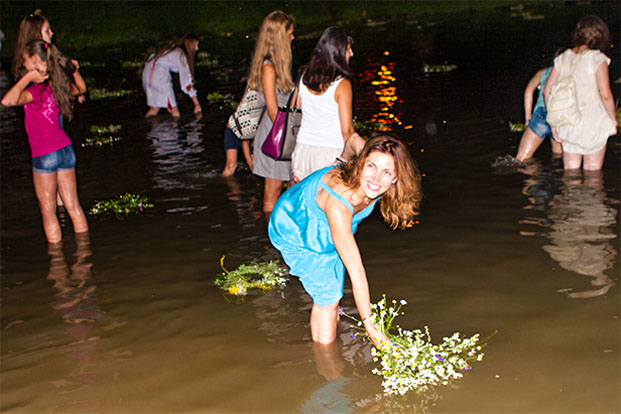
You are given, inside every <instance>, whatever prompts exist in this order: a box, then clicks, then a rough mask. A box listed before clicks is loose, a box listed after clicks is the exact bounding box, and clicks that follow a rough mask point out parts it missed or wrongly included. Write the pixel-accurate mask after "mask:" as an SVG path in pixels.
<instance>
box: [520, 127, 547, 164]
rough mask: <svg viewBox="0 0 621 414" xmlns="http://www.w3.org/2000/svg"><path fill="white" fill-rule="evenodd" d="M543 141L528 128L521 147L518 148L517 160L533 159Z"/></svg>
mask: <svg viewBox="0 0 621 414" xmlns="http://www.w3.org/2000/svg"><path fill="white" fill-rule="evenodd" d="M542 142H543V140H542V139H541V138H539V137H538V136H537V134H535V133H534V132H533V131H532V130H531V129H530V128H526V130H525V131H524V133H523V134H522V139H521V140H520V145H519V147H518V152H517V155H516V156H515V159H516V160H518V161H525V160H527V159H529V158H530V157H532V156H533V155H534V154H535V151H537V148H539V146H540V145H541V143H542Z"/></svg>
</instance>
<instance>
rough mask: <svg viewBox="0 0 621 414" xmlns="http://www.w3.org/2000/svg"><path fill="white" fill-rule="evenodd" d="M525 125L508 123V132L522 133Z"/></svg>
mask: <svg viewBox="0 0 621 414" xmlns="http://www.w3.org/2000/svg"><path fill="white" fill-rule="evenodd" d="M524 129H526V125H524V123H523V122H511V121H509V131H511V132H524Z"/></svg>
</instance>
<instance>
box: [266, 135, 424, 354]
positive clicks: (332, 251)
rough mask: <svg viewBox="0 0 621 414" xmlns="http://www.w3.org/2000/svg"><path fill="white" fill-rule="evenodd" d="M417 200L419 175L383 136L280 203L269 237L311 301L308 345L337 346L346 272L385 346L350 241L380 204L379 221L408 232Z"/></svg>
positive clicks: (398, 146)
mask: <svg viewBox="0 0 621 414" xmlns="http://www.w3.org/2000/svg"><path fill="white" fill-rule="evenodd" d="M421 198H422V192H421V188H420V174H419V173H418V170H417V169H416V166H415V165H414V162H413V160H412V158H411V156H410V154H409V152H408V151H407V150H406V148H405V146H404V145H403V143H401V141H398V140H396V139H394V138H392V137H389V136H386V135H383V136H378V137H375V138H372V139H370V140H369V141H367V142H366V144H365V145H364V147H363V148H362V151H361V152H360V154H359V155H358V156H357V157H355V158H354V159H352V160H351V161H349V162H347V163H346V164H341V165H338V166H330V167H325V168H323V169H321V170H318V171H316V172H314V173H313V174H311V175H309V176H308V177H307V178H306V179H304V180H302V181H301V182H299V183H298V184H296V185H294V186H293V187H291V188H289V189H288V190H287V191H286V192H285V193H284V194H283V195H282V196H281V197H280V198H279V199H278V201H277V202H276V205H275V206H274V210H273V212H272V214H271V217H270V221H269V227H268V232H269V237H270V241H271V242H272V244H273V245H274V247H276V248H277V249H278V250H280V253H281V254H282V256H283V259H284V260H285V262H286V263H287V265H288V266H289V267H290V273H291V274H292V275H295V276H297V277H299V278H300V281H301V282H302V285H303V286H304V289H305V290H306V291H307V292H308V293H309V295H310V296H311V297H312V299H313V308H312V311H311V320H310V326H311V334H312V338H313V341H315V342H319V343H322V344H329V343H331V342H333V341H334V340H335V339H336V326H337V322H338V318H339V315H338V305H339V301H340V300H341V298H342V297H343V284H344V282H345V269H347V273H348V274H349V278H350V279H351V284H352V290H353V293H354V299H355V301H356V306H357V308H358V312H359V313H360V318H361V320H362V322H363V324H364V327H365V329H366V331H367V333H368V334H369V336H370V337H371V338H373V340H374V342H376V343H379V342H381V341H387V338H386V336H385V335H384V334H383V333H381V332H379V331H378V330H377V328H376V327H375V325H374V323H373V321H372V320H371V318H369V316H370V315H371V300H370V295H369V285H368V282H367V276H366V272H365V270H364V265H363V264H362V258H361V257H360V251H359V250H358V246H357V244H356V240H355V239H354V233H355V232H356V229H357V227H358V224H359V223H360V222H361V221H362V220H363V219H364V218H366V217H368V216H369V214H371V212H372V211H373V208H374V207H375V204H376V202H377V201H378V200H380V199H381V212H382V216H383V217H384V220H385V221H386V222H387V223H388V224H389V225H390V226H391V227H392V228H393V229H395V228H401V229H403V228H405V227H407V225H408V224H410V223H411V222H412V221H413V219H414V217H415V216H416V215H417V214H418V208H419V205H420V201H421Z"/></svg>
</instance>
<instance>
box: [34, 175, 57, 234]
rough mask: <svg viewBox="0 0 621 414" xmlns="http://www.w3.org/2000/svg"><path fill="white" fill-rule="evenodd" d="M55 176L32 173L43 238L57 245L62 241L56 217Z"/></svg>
mask: <svg viewBox="0 0 621 414" xmlns="http://www.w3.org/2000/svg"><path fill="white" fill-rule="evenodd" d="M56 174H57V173H50V174H43V173H36V172H33V173H32V182H33V184H34V190H35V195H36V196H37V200H38V201H39V210H41V219H42V220H43V230H44V231H45V237H46V238H47V241H48V242H50V243H58V242H60V240H61V239H62V234H61V231H60V223H59V222H58V217H56V190H57V187H56Z"/></svg>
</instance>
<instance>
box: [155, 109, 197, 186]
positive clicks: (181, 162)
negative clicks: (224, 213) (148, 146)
mask: <svg viewBox="0 0 621 414" xmlns="http://www.w3.org/2000/svg"><path fill="white" fill-rule="evenodd" d="M151 122H152V128H151V131H149V133H148V134H147V138H148V139H150V140H151V142H152V147H153V164H154V165H155V167H156V169H155V171H154V173H153V180H154V181H155V186H156V187H158V188H163V189H167V190H172V189H176V188H184V189H200V188H202V187H203V186H204V180H203V179H198V180H197V178H201V177H195V176H193V175H192V174H193V173H194V172H195V171H196V170H197V169H199V168H200V167H203V168H205V162H204V161H202V160H201V154H202V152H203V150H204V147H203V136H202V135H203V134H202V129H203V123H202V122H201V121H192V122H190V123H188V124H185V125H179V124H178V122H177V121H172V120H166V121H160V120H159V119H158V118H153V119H152V120H151Z"/></svg>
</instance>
